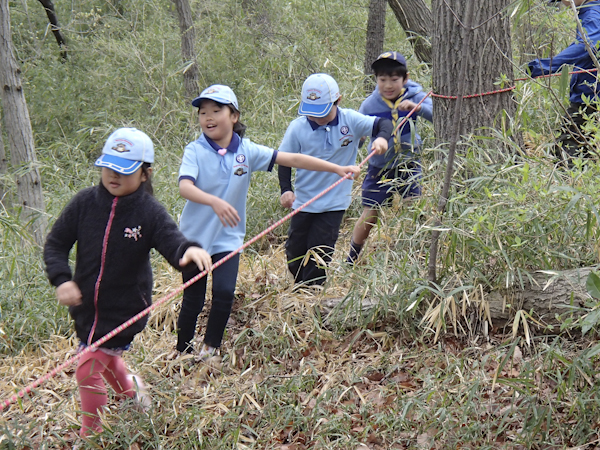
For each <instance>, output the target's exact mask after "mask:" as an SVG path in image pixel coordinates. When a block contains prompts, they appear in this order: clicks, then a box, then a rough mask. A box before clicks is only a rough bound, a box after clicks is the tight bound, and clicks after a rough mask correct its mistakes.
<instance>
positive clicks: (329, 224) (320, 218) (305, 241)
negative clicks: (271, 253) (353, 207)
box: [285, 211, 345, 285]
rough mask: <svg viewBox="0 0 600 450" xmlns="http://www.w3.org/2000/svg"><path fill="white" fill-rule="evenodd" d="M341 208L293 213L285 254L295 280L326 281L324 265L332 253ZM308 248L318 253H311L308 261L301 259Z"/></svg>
mask: <svg viewBox="0 0 600 450" xmlns="http://www.w3.org/2000/svg"><path fill="white" fill-rule="evenodd" d="M344 212H345V211H327V212H322V213H307V212H300V213H298V214H296V215H295V216H293V217H292V220H291V222H290V228H289V230H288V239H287V242H286V243H285V255H286V257H287V262H288V268H289V269H290V272H292V275H294V279H295V281H296V283H305V284H308V285H313V284H319V285H322V284H324V283H325V280H326V276H327V274H326V272H325V267H326V266H327V265H329V262H330V261H331V258H332V256H333V252H334V250H335V243H336V241H337V238H338V236H339V233H340V225H341V223H342V218H343V217H344ZM309 250H311V251H314V252H315V253H316V254H317V255H318V257H317V258H315V256H314V255H311V256H310V258H309V259H308V261H304V256H305V255H306V254H307V253H308V251H309Z"/></svg>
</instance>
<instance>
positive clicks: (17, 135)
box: [0, 0, 46, 245]
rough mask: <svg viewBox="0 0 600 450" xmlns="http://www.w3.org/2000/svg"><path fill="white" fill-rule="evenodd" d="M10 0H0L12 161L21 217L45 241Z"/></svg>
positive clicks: (0, 50) (0, 68)
mask: <svg viewBox="0 0 600 450" xmlns="http://www.w3.org/2000/svg"><path fill="white" fill-rule="evenodd" d="M9 14H10V11H9V8H8V0H0V86H1V87H2V88H1V89H0V91H1V92H2V94H1V95H2V97H1V98H2V106H3V110H4V122H5V126H6V133H7V136H8V145H9V152H10V163H11V166H12V169H13V170H14V171H16V173H17V175H16V182H17V194H18V198H19V203H20V205H21V207H22V212H21V220H23V221H24V222H25V223H26V224H27V225H28V227H29V229H30V231H31V234H32V235H33V237H34V239H35V242H37V243H38V244H39V245H42V244H43V242H44V237H45V234H46V219H45V217H44V197H43V194H42V182H41V178H40V173H39V171H38V168H37V161H36V155H35V146H34V142H33V131H32V129H31V122H30V120H29V111H28V110H27V103H26V101H25V94H24V93H23V86H22V84H21V70H20V69H19V66H18V64H17V61H16V59H15V55H14V53H13V45H12V38H11V31H10V15H9Z"/></svg>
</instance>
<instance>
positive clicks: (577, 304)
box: [487, 267, 594, 324]
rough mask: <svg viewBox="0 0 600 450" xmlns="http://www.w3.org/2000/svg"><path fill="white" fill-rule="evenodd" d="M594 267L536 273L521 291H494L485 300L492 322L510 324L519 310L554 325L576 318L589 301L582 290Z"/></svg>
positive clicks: (516, 289)
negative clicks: (565, 317)
mask: <svg viewBox="0 0 600 450" xmlns="http://www.w3.org/2000/svg"><path fill="white" fill-rule="evenodd" d="M593 269H594V268H593V267H582V268H579V269H571V270H565V271H561V272H556V275H552V274H548V273H535V274H533V275H532V278H533V280H534V281H533V282H530V281H526V282H525V283H524V286H523V288H521V287H512V288H509V289H499V290H494V291H492V292H490V293H489V295H488V296H487V301H488V303H489V306H490V315H491V317H492V319H494V320H501V321H507V320H512V318H513V317H514V316H515V313H516V312H517V311H519V310H521V309H522V310H524V311H526V312H530V311H533V317H534V318H535V319H536V320H540V322H542V323H547V324H556V323H557V321H556V316H557V315H559V316H563V317H564V316H565V315H568V314H573V316H574V317H576V318H579V317H581V316H582V315H583V314H584V310H581V309H580V310H577V308H581V307H583V306H584V305H585V303H586V301H587V300H589V299H590V296H589V294H588V293H587V289H586V286H585V283H586V280H587V277H588V275H589V274H590V272H591V271H592V270H593Z"/></svg>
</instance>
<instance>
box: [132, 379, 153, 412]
mask: <svg viewBox="0 0 600 450" xmlns="http://www.w3.org/2000/svg"><path fill="white" fill-rule="evenodd" d="M128 377H129V379H130V380H131V382H132V383H133V387H134V389H135V396H134V397H133V403H134V404H135V405H136V407H137V408H138V409H139V410H140V411H141V412H148V411H149V410H150V407H151V406H152V399H151V398H150V394H149V393H148V389H147V388H146V385H145V384H144V382H143V381H142V377H140V376H139V375H133V374H129V375H128Z"/></svg>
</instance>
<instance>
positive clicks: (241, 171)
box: [233, 167, 248, 177]
mask: <svg viewBox="0 0 600 450" xmlns="http://www.w3.org/2000/svg"><path fill="white" fill-rule="evenodd" d="M247 173H248V172H246V171H244V169H243V167H238V168H237V170H236V171H235V172H233V174H234V175H237V176H238V177H241V176H242V175H246V174H247Z"/></svg>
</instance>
